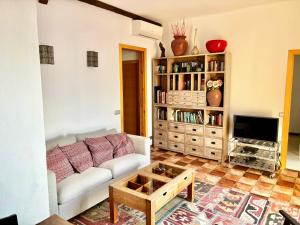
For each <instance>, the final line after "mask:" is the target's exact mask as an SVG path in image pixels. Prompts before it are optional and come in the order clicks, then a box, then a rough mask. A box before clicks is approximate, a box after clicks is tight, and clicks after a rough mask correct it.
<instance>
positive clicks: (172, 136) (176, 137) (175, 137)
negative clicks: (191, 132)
mask: <svg viewBox="0 0 300 225" xmlns="http://www.w3.org/2000/svg"><path fill="white" fill-rule="evenodd" d="M168 139H169V140H170V141H174V142H181V143H184V134H180V133H175V132H169V134H168Z"/></svg>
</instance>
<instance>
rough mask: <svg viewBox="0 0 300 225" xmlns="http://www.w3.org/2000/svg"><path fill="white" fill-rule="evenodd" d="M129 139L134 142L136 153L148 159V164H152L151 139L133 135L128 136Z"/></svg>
mask: <svg viewBox="0 0 300 225" xmlns="http://www.w3.org/2000/svg"><path fill="white" fill-rule="evenodd" d="M128 137H129V138H130V139H131V140H132V142H133V145H134V148H135V152H136V153H139V154H143V155H145V156H146V157H147V160H148V163H150V151H151V150H150V145H151V143H150V139H149V138H148V137H142V136H137V135H131V134H128Z"/></svg>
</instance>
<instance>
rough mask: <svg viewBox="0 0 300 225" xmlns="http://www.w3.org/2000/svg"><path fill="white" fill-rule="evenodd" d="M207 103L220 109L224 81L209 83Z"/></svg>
mask: <svg viewBox="0 0 300 225" xmlns="http://www.w3.org/2000/svg"><path fill="white" fill-rule="evenodd" d="M206 85H207V90H208V91H207V95H206V98H207V102H208V105H209V106H213V107H219V106H220V104H221V101H222V92H221V91H220V87H222V85H223V81H222V80H220V79H219V80H209V81H207V84H206Z"/></svg>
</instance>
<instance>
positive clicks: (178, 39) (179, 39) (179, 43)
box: [171, 36, 188, 56]
mask: <svg viewBox="0 0 300 225" xmlns="http://www.w3.org/2000/svg"><path fill="white" fill-rule="evenodd" d="M185 38H186V36H174V40H173V41H172V43H171V48H172V51H173V53H174V55H175V56H181V55H184V54H185V53H186V50H187V48H188V42H187V41H186V40H185Z"/></svg>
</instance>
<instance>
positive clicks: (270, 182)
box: [259, 176, 277, 184]
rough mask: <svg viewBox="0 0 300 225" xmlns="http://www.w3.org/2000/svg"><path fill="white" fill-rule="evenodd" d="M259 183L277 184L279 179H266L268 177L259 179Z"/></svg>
mask: <svg viewBox="0 0 300 225" xmlns="http://www.w3.org/2000/svg"><path fill="white" fill-rule="evenodd" d="M259 181H262V182H265V183H269V184H276V183H277V178H269V177H266V176H261V177H260V178H259Z"/></svg>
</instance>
